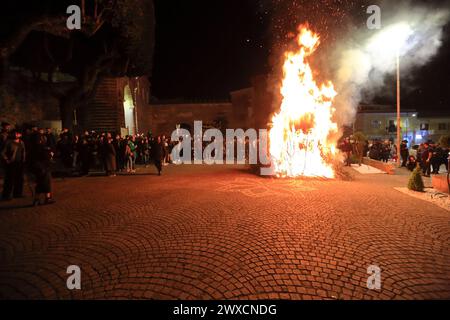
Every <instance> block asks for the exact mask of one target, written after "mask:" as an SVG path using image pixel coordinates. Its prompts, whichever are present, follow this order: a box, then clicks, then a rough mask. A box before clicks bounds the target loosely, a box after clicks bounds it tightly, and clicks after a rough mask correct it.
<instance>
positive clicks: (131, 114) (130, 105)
mask: <svg viewBox="0 0 450 320" xmlns="http://www.w3.org/2000/svg"><path fill="white" fill-rule="evenodd" d="M123 111H124V115H125V127H126V128H127V129H128V134H130V135H132V134H136V117H135V106H134V102H133V94H132V92H131V89H130V86H129V85H126V86H125V89H124V93H123Z"/></svg>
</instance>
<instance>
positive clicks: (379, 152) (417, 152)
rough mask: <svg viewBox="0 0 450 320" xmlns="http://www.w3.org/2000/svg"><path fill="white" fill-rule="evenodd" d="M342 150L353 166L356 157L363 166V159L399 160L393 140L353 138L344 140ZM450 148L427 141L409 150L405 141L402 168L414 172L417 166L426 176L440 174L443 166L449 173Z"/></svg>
mask: <svg viewBox="0 0 450 320" xmlns="http://www.w3.org/2000/svg"><path fill="white" fill-rule="evenodd" d="M341 150H342V151H343V152H344V153H346V154H347V157H346V164H347V165H348V166H350V165H351V162H352V160H351V158H352V156H355V157H356V158H357V159H358V162H359V164H360V165H361V159H362V157H365V156H366V157H369V158H370V159H374V160H378V161H382V162H385V163H387V162H389V161H393V162H396V161H397V160H398V153H397V146H396V144H395V143H394V142H393V141H392V140H386V141H382V140H373V141H356V140H353V139H352V138H351V137H349V138H347V139H344V141H343V142H342V144H341ZM448 158H449V148H448V147H443V146H441V145H440V144H439V143H433V142H432V141H427V142H424V143H421V144H420V145H417V146H415V147H413V148H412V149H409V147H408V141H407V140H403V141H402V142H401V144H400V160H401V166H402V167H406V168H408V170H410V171H413V170H414V169H415V168H416V167H417V166H419V167H420V168H421V170H422V173H423V175H424V176H426V177H429V176H430V175H431V174H439V171H440V168H441V167H442V165H444V166H445V168H446V170H447V171H448V162H449V160H448Z"/></svg>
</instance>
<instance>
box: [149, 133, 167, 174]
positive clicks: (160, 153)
mask: <svg viewBox="0 0 450 320" xmlns="http://www.w3.org/2000/svg"><path fill="white" fill-rule="evenodd" d="M165 156H166V153H165V146H164V142H163V141H162V139H161V136H158V138H157V139H156V141H155V142H154V144H153V146H152V158H153V162H154V164H155V166H156V169H157V170H158V175H159V176H160V175H161V171H162V161H163V159H164V157H165Z"/></svg>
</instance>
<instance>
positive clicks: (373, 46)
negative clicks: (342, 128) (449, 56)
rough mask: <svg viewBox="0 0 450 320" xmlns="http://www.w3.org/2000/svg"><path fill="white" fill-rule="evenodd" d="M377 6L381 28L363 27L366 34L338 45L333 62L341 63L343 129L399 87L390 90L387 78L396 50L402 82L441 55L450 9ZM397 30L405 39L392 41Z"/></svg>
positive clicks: (339, 87)
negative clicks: (374, 101)
mask: <svg viewBox="0 0 450 320" xmlns="http://www.w3.org/2000/svg"><path fill="white" fill-rule="evenodd" d="M390 2H392V1H390ZM379 6H380V8H381V23H382V28H381V29H380V30H369V28H364V27H361V30H362V31H360V32H356V33H352V37H351V39H347V40H346V41H342V42H341V43H340V44H339V46H338V47H337V48H336V50H335V57H334V59H332V60H333V61H338V64H337V70H335V77H334V83H335V86H336V89H337V91H338V93H339V95H338V96H337V97H336V108H337V112H336V115H337V117H338V119H337V121H338V123H339V124H341V125H348V124H351V123H352V122H353V120H354V117H355V114H356V111H357V107H358V105H359V103H360V102H361V101H365V102H369V101H370V100H371V98H373V97H374V96H376V95H379V94H380V93H381V91H382V89H383V88H386V91H388V90H391V91H392V92H395V84H394V83H392V84H391V83H390V84H389V85H388V86H387V85H385V79H386V76H387V75H389V74H394V73H395V71H396V56H397V50H398V51H399V54H400V57H401V58H400V59H401V60H400V61H401V74H402V78H403V79H405V78H411V77H412V74H413V71H414V69H415V68H417V67H421V66H424V65H425V64H427V63H428V62H429V61H430V60H431V59H432V58H433V56H435V55H436V53H437V52H438V51H439V48H440V46H441V43H442V36H443V28H444V26H445V25H446V24H447V23H448V21H449V18H450V10H449V9H448V5H447V6H444V7H441V8H437V7H425V6H415V5H413V4H412V3H411V2H409V1H408V2H402V3H397V4H396V5H392V4H387V2H385V3H383V4H381V5H379ZM398 30H400V32H399V33H400V35H399V37H400V38H401V40H399V41H391V40H392V39H394V38H395V35H396V33H397V32H398ZM389 38H390V39H389ZM386 39H388V40H386ZM400 43H403V44H402V45H401V48H398V46H399V45H397V44H400ZM419 76H420V75H419ZM388 88H389V89H388Z"/></svg>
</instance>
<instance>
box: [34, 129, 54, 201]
mask: <svg viewBox="0 0 450 320" xmlns="http://www.w3.org/2000/svg"><path fill="white" fill-rule="evenodd" d="M33 152H34V154H33V163H32V168H33V173H34V175H35V177H36V188H35V193H34V201H33V205H38V204H41V203H40V196H41V194H44V196H45V202H44V204H52V203H54V202H55V201H54V200H53V198H52V175H51V159H52V156H53V153H52V151H51V149H50V148H49V147H48V145H47V139H46V137H45V135H42V134H39V135H36V141H35V146H34V148H33Z"/></svg>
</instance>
